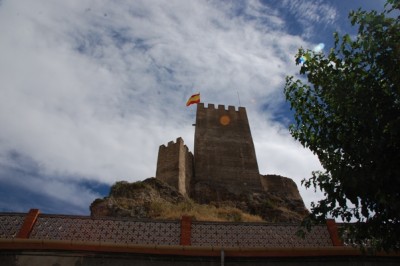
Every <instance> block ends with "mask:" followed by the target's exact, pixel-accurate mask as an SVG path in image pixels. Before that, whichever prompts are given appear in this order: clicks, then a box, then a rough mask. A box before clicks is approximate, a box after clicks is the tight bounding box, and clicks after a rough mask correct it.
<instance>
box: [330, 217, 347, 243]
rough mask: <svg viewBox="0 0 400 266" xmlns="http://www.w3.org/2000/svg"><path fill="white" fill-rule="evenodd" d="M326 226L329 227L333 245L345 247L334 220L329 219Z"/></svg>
mask: <svg viewBox="0 0 400 266" xmlns="http://www.w3.org/2000/svg"><path fill="white" fill-rule="evenodd" d="M326 226H327V227H328V232H329V235H330V236H331V240H332V244H333V245H334V246H343V242H342V240H341V239H340V237H339V231H338V228H337V225H336V222H335V220H334V219H327V220H326Z"/></svg>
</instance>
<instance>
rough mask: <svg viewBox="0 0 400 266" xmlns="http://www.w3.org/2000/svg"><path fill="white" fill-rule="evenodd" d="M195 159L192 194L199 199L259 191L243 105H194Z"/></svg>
mask: <svg viewBox="0 0 400 266" xmlns="http://www.w3.org/2000/svg"><path fill="white" fill-rule="evenodd" d="M194 161H195V167H194V168H195V178H194V182H193V183H194V187H193V197H194V198H195V199H196V200H198V201H200V202H205V201H212V200H223V198H224V194H225V193H234V194H236V195H239V194H241V193H246V192H249V191H252V192H257V191H261V190H262V187H261V181H260V175H259V170H258V164H257V159H256V153H255V149H254V144H253V139H252V136H251V132H250V126H249V122H248V119H247V113H246V109H245V108H244V107H239V110H238V111H236V110H235V107H233V106H229V107H228V110H226V109H225V106H223V105H219V106H218V108H215V106H214V105H213V104H209V105H208V108H206V107H204V104H203V103H199V104H198V105H197V115H196V129H195V142H194ZM206 191H207V193H206ZM204 194H208V195H204ZM203 196H206V197H203ZM213 197H214V199H213ZM206 198H207V199H206ZM210 198H211V199H210Z"/></svg>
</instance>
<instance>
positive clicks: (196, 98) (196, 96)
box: [186, 93, 200, 106]
mask: <svg viewBox="0 0 400 266" xmlns="http://www.w3.org/2000/svg"><path fill="white" fill-rule="evenodd" d="M199 102H200V93H197V94H193V95H192V96H190V98H189V100H188V101H187V102H186V106H189V105H191V104H194V103H199Z"/></svg>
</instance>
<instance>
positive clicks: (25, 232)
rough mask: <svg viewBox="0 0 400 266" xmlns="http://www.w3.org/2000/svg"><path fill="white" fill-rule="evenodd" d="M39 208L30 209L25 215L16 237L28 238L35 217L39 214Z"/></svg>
mask: <svg viewBox="0 0 400 266" xmlns="http://www.w3.org/2000/svg"><path fill="white" fill-rule="evenodd" d="M39 213H40V211H39V209H30V210H29V212H28V214H27V215H26V217H25V221H24V223H23V224H22V227H21V229H20V230H19V232H18V234H17V236H16V238H29V235H30V234H31V231H32V229H33V226H34V225H35V223H36V219H37V217H38V216H39Z"/></svg>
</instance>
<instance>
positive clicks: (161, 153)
mask: <svg viewBox="0 0 400 266" xmlns="http://www.w3.org/2000/svg"><path fill="white" fill-rule="evenodd" d="M192 177H193V154H192V153H191V152H189V149H188V147H187V146H186V145H184V143H183V139H182V138H177V139H176V143H174V142H173V141H171V142H169V143H168V146H165V145H161V146H160V148H159V150H158V160H157V172H156V178H157V179H159V180H162V181H164V182H165V183H167V184H168V185H170V186H172V187H175V188H177V189H178V191H179V192H181V193H182V194H183V195H185V196H188V194H189V191H190V181H191V179H192Z"/></svg>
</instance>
